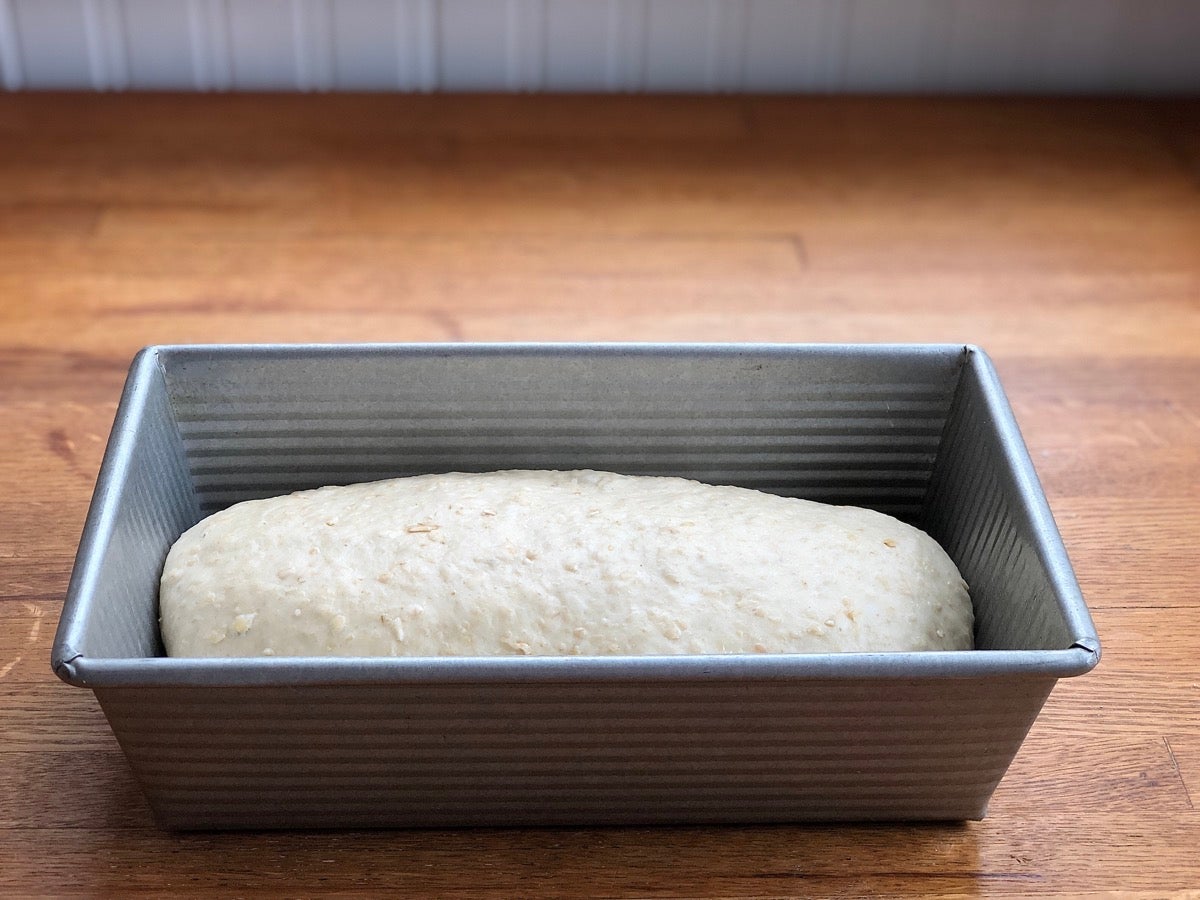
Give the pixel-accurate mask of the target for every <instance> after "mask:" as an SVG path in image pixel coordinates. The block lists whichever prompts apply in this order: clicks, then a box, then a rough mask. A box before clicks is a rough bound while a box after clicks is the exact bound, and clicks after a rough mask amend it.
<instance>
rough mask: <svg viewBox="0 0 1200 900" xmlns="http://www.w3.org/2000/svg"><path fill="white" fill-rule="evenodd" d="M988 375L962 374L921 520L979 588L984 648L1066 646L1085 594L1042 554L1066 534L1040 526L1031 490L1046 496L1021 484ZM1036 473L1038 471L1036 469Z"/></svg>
mask: <svg viewBox="0 0 1200 900" xmlns="http://www.w3.org/2000/svg"><path fill="white" fill-rule="evenodd" d="M989 377H991V370H990V367H988V366H984V365H982V364H981V365H979V366H974V365H972V366H969V367H968V368H967V369H966V370H965V371H964V373H963V376H962V380H961V383H960V386H959V390H958V395H957V396H956V398H955V400H954V404H953V407H952V410H951V415H950V419H949V422H948V424H947V428H946V435H945V438H944V440H943V443H942V452H941V454H940V456H939V459H938V463H937V467H936V471H935V475H934V478H933V481H932V484H931V487H930V491H929V503H928V506H927V508H926V510H925V512H924V515H923V516H922V517H921V520H920V524H921V526H922V527H923V528H925V529H926V530H927V531H928V532H929V533H930V534H931V535H933V536H934V537H935V538H936V539H937V540H938V541H939V542H940V543H941V544H942V546H943V547H944V548H945V549H946V552H947V553H949V554H950V556H951V557H952V558H953V559H954V561H955V562H956V563H957V564H958V567H959V570H960V571H961V572H962V574H963V577H964V578H965V579H966V581H967V584H968V585H969V587H970V591H971V600H972V602H973V604H974V606H975V639H976V646H978V647H982V648H986V649H989V650H1053V649H1064V648H1066V647H1069V646H1071V644H1072V642H1073V641H1074V640H1076V638H1077V636H1076V635H1074V634H1073V633H1072V629H1071V626H1070V622H1069V621H1068V618H1067V616H1066V614H1065V611H1064V605H1067V604H1070V603H1072V602H1075V603H1077V605H1079V606H1080V607H1082V604H1083V601H1082V598H1079V597H1078V587H1077V586H1076V585H1075V583H1074V578H1073V576H1071V575H1070V573H1069V571H1066V572H1060V573H1059V575H1058V578H1059V580H1060V581H1062V582H1065V583H1062V584H1059V585H1057V586H1056V584H1055V581H1054V576H1053V575H1052V572H1051V569H1050V567H1049V565H1048V564H1047V561H1046V560H1045V559H1043V558H1042V557H1041V556H1039V547H1040V548H1041V552H1042V553H1043V554H1044V553H1045V552H1046V547H1047V546H1048V545H1049V544H1052V543H1058V537H1057V534H1056V533H1052V532H1051V531H1049V530H1045V531H1043V532H1042V533H1039V529H1038V525H1037V523H1036V522H1035V521H1034V520H1033V518H1032V515H1031V502H1030V501H1031V497H1030V492H1031V491H1035V490H1036V491H1038V492H1039V494H1040V488H1039V487H1037V485H1036V482H1034V483H1030V482H1028V481H1026V482H1022V481H1021V479H1020V478H1019V476H1018V473H1017V472H1016V470H1015V469H1014V465H1013V461H1012V460H1011V459H1006V456H1005V449H1006V448H1005V438H1004V435H1003V434H1002V432H1001V431H1000V430H999V429H998V427H997V421H996V415H995V411H993V410H989V409H988V405H987V403H986V401H985V397H984V392H985V387H984V380H985V379H987V378H989ZM1020 452H1021V453H1022V454H1023V453H1024V450H1023V449H1022V450H1021V451H1020ZM1028 477H1029V478H1030V479H1034V478H1035V477H1036V476H1034V475H1033V474H1032V471H1030V473H1029V475H1028ZM1067 595H1071V596H1067Z"/></svg>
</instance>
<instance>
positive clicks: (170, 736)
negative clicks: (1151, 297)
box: [52, 344, 1100, 829]
mask: <svg viewBox="0 0 1200 900" xmlns="http://www.w3.org/2000/svg"><path fill="white" fill-rule="evenodd" d="M504 468H555V469H573V468H594V469H607V470H614V471H619V472H625V473H630V474H671V475H681V476H687V477H691V478H696V479H700V480H702V481H709V482H714V483H726V484H738V485H743V486H746V487H752V488H757V489H760V490H765V491H772V492H775V493H778V494H783V495H787V496H801V497H807V498H811V499H815V500H821V501H825V502H829V503H844V504H855V505H860V506H867V507H872V508H875V509H879V510H882V511H884V512H888V513H891V514H893V515H896V516H899V517H900V518H902V519H905V520H907V521H910V522H912V523H914V524H916V525H918V526H920V527H922V528H924V529H925V530H927V531H928V532H930V533H931V534H932V535H933V536H934V537H935V538H937V539H938V540H939V541H940V542H941V543H942V545H943V546H944V547H945V548H946V549H947V551H948V552H949V553H950V555H951V556H952V557H953V558H954V560H955V561H956V562H957V564H958V566H959V568H960V570H961V571H962V573H963V575H964V577H965V578H966V580H967V582H968V583H969V584H970V587H971V593H972V597H973V602H974V604H975V612H976V619H977V622H976V644H977V647H978V649H976V650H974V651H967V652H931V653H878V654H874V653H866V654H820V655H781V656H760V655H755V656H697V657H653V658H625V657H614V658H534V657H522V658H501V659H481V658H436V659H415V658H410V659H378V658H372V659H349V658H321V659H316V658H290V659H289V658H261V659H240V660H210V659H169V658H166V657H164V656H163V648H162V644H161V641H160V638H159V634H158V628H157V582H158V578H159V576H160V573H161V569H162V564H163V560H164V557H165V555H166V552H167V549H168V548H169V546H170V545H171V543H172V542H173V541H174V539H175V538H176V537H178V535H179V534H180V533H181V532H182V531H183V530H184V529H186V528H188V527H189V526H191V525H192V524H194V523H195V522H196V521H198V520H199V519H200V518H201V517H203V516H205V515H207V514H209V513H211V512H213V511H215V510H218V509H221V508H223V507H225V506H227V505H229V504H231V503H234V502H237V501H240V500H245V499H249V498H254V497H263V496H269V495H273V494H279V493H284V492H288V491H292V490H298V489H303V488H312V487H316V486H319V485H323V484H333V483H352V482H357V481H367V480H373V479H379V478H386V477H391V476H397V475H410V474H418V473H426V472H445V471H456V470H457V471H485V470H492V469H504ZM731 527H732V523H731ZM1099 655H1100V645H1099V641H1098V640H1097V636H1096V633H1095V629H1094V627H1093V624H1092V621H1091V618H1090V616H1089V614H1088V611H1087V608H1086V606H1085V604H1084V602H1083V599H1082V597H1081V596H1080V593H1079V589H1078V586H1077V584H1076V581H1075V578H1074V575H1073V573H1072V570H1071V567H1070V564H1069V562H1068V560H1067V556H1066V553H1065V551H1064V548H1063V545H1062V542H1061V540H1060V538H1059V535H1058V532H1057V530H1056V527H1055V524H1054V521H1053V519H1052V517H1051V514H1050V511H1049V508H1048V507H1047V504H1046V501H1045V498H1044V496H1043V494H1042V491H1041V488H1040V486H1039V484H1038V480H1037V477H1036V475H1035V473H1034V470H1033V467H1032V465H1031V463H1030V459H1029V456H1028V454H1027V452H1026V450H1025V447H1024V444H1023V442H1022V439H1021V436H1020V434H1019V432H1018V429H1017V425H1016V422H1015V421H1014V419H1013V416H1012V413H1011V411H1010V409H1009V406H1008V403H1007V401H1006V399H1005V396H1004V393H1003V390H1002V388H1001V385H1000V383H999V381H998V378H997V376H996V373H995V371H994V369H993V367H992V365H991V363H990V361H989V360H988V358H987V356H986V355H985V354H984V353H983V352H982V351H981V350H979V349H978V348H975V347H971V346H963V345H902V346H895V345H647V344H608V345H605V344H600V345H577V344H576V345H572V344H557V345H555V344H550V345H537V344H533V345H530V344H511V345H430V344H425V345H349V346H347V345H338V346H332V345H327V346H322V345H290V346H275V345H272V346H164V347H150V348H147V349H145V350H143V351H142V352H141V353H140V354H139V355H138V356H137V358H136V359H135V360H134V362H133V365H132V368H131V370H130V374H129V378H128V381H127V383H126V387H125V391H124V394H123V396H122V399H121V403H120V406H119V408H118V411H117V416H116V422H115V424H114V427H113V431H112V435H111V438H110V441H109V446H108V450H107V453H106V456H105V460H104V464H103V466H102V468H101V472H100V477H99V480H98V483H97V485H96V489H95V495H94V497H93V500H92V505H91V509H90V512H89V515H88V519H87V522H86V525H85V528H84V532H83V536H82V539H81V541H80V545H79V552H78V556H77V559H76V564H75V570H74V573H73V575H72V578H71V583H70V588H69V591H68V596H67V602H66V605H65V608H64V610H63V615H62V619H61V621H60V623H59V628H58V634H57V636H56V640H55V644H54V650H53V660H52V662H53V667H54V670H55V672H57V673H58V675H59V676H60V677H61V678H62V679H63V680H65V681H67V682H69V683H71V684H74V685H79V686H81V687H86V688H89V689H91V690H93V691H94V692H95V694H96V697H97V699H98V701H99V703H100V706H101V707H102V708H103V710H104V713H105V715H106V716H107V718H108V721H109V723H110V724H111V726H112V729H113V731H114V733H115V734H116V737H117V740H118V741H119V742H120V744H121V747H122V748H123V750H124V752H125V754H126V756H127V757H128V760H129V764H130V766H131V767H132V770H133V773H134V775H135V776H136V778H137V780H138V782H139V783H140V785H141V787H142V789H143V790H144V792H145V794H146V796H147V798H148V799H149V802H150V805H151V807H152V809H153V811H154V815H155V817H156V819H157V821H158V823H159V824H160V825H162V826H163V827H165V828H170V829H214V828H221V829H226V828H305V827H319V828H329V827H363V826H445V825H531V824H534V825H551V824H570V825H583V824H620V823H700V822H707V823H714V822H728V823H733V822H798V821H830V820H962V819H975V818H980V817H982V816H983V815H984V813H985V810H986V807H987V803H988V799H989V797H990V796H991V794H992V792H993V791H994V789H995V788H996V785H997V783H998V782H999V781H1000V778H1001V776H1002V775H1003V774H1004V772H1005V770H1006V769H1007V768H1008V766H1009V763H1010V762H1011V761H1012V758H1013V756H1014V755H1015V754H1016V752H1017V750H1018V748H1019V747H1020V744H1021V742H1022V740H1023V739H1024V736H1025V734H1026V732H1027V731H1028V729H1029V727H1030V725H1031V724H1032V723H1033V721H1034V719H1035V717H1036V716H1037V714H1038V712H1039V710H1040V709H1041V707H1042V705H1043V703H1044V701H1045V700H1046V697H1047V696H1048V695H1049V693H1050V691H1051V689H1052V688H1053V687H1054V684H1055V682H1056V681H1057V680H1058V679H1059V678H1062V677H1067V676H1074V675H1080V674H1082V673H1085V672H1087V671H1088V670H1090V669H1091V668H1092V667H1093V666H1094V665H1095V664H1096V663H1097V661H1098V660H1099Z"/></svg>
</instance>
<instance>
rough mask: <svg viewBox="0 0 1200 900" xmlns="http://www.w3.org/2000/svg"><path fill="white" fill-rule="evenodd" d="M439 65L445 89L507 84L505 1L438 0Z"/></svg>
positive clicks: (441, 80)
mask: <svg viewBox="0 0 1200 900" xmlns="http://www.w3.org/2000/svg"><path fill="white" fill-rule="evenodd" d="M439 5H440V8H441V22H440V31H441V35H440V37H441V40H440V51H441V53H440V55H441V65H440V66H439V71H438V76H439V82H440V84H441V86H442V87H444V88H447V89H449V90H468V91H473V90H486V89H488V88H491V89H493V90H503V89H506V88H507V87H508V59H507V49H508V27H509V25H508V17H509V10H508V4H507V3H505V2H503V0H442V2H441V3H440V4H439Z"/></svg>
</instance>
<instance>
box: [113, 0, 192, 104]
mask: <svg viewBox="0 0 1200 900" xmlns="http://www.w3.org/2000/svg"><path fill="white" fill-rule="evenodd" d="M123 12H124V16H123V21H124V29H125V49H126V52H127V53H128V54H129V59H128V72H129V86H130V87H133V88H142V87H148V88H192V87H195V86H196V78H195V72H194V71H193V66H192V60H191V57H192V30H191V26H190V23H189V20H188V9H187V2H186V0H125V2H124V10H123Z"/></svg>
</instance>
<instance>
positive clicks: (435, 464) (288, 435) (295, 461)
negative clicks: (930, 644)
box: [167, 347, 961, 519]
mask: <svg viewBox="0 0 1200 900" xmlns="http://www.w3.org/2000/svg"><path fill="white" fill-rule="evenodd" d="M960 358H961V352H960V351H959V350H957V349H956V348H934V349H926V350H924V351H923V352H914V351H909V352H904V351H896V350H894V349H893V350H891V351H890V352H884V351H882V350H881V351H879V352H872V351H869V350H868V351H862V350H860V351H859V352H858V353H857V354H851V353H847V352H844V351H843V352H836V351H828V352H821V351H820V350H818V351H815V352H813V353H812V354H810V355H797V354H795V353H794V352H792V353H788V352H784V351H781V350H779V349H771V348H763V349H761V350H757V351H756V350H753V349H742V350H740V351H739V352H737V353H733V352H730V351H727V350H726V351H721V350H719V349H711V350H703V349H701V350H696V349H694V348H693V349H690V350H689V351H688V352H687V353H679V352H672V351H671V350H670V349H664V348H657V349H648V348H642V349H638V348H636V347H626V348H621V347H609V348H607V349H603V350H595V349H593V350H590V351H581V350H579V349H574V350H572V349H569V348H568V349H554V348H547V347H541V348H524V349H521V348H506V349H495V350H493V351H491V352H489V351H487V350H483V351H481V350H480V349H479V348H478V347H474V348H458V349H454V348H449V349H447V348H440V349H437V350H424V351H423V350H420V349H411V348H410V349H409V350H407V351H406V352H404V353H399V354H398V353H390V354H388V353H384V352H380V353H373V352H370V351H360V352H357V353H356V352H349V353H346V352H343V353H342V354H340V355H331V354H329V353H323V352H320V351H319V350H313V349H310V350H308V351H303V350H293V351H291V352H287V353H271V354H262V355H258V356H254V355H251V356H249V357H247V356H246V355H244V354H243V355H238V354H235V353H230V352H221V351H219V350H214V351H209V352H207V353H205V352H203V351H193V352H172V353H170V354H168V362H167V375H168V382H169V385H170V389H171V395H172V400H173V405H174V411H175V415H176V418H177V420H178V422H179V425H180V429H181V433H182V436H183V440H184V444H185V446H186V448H187V457H188V460H189V463H190V465H191V475H192V479H193V482H194V483H195V486H196V491H197V495H198V498H199V501H200V505H201V507H202V509H203V510H204V511H205V512H212V511H214V510H216V509H219V508H221V507H224V506H227V505H229V504H231V503H234V502H236V501H239V500H245V499H249V498H254V497H263V496H269V495H273V494H279V493H286V492H288V491H293V490H298V489H304V488H312V487H317V486H320V485H323V484H331V483H342V484H345V483H351V482H356V481H369V480H375V479H380V478H387V477H394V476H399V475H413V474H422V473H427V472H446V471H486V470H492V469H509V468H535V469H568V468H593V469H604V470H612V471H617V472H624V473H627V474H669V475H683V476H687V477H691V478H696V479H699V480H702V481H708V482H712V483H716V484H736V485H742V486H746V487H753V488H758V489H760V490H766V491H772V492H775V493H779V494H783V495H787V496H803V497H808V498H811V499H815V500H822V501H825V502H831V503H850V504H856V505H861V506H870V507H873V508H876V509H880V510H882V511H885V512H889V513H892V514H894V515H898V516H901V517H904V518H910V519H911V518H912V517H914V516H915V515H916V514H917V513H918V512H919V510H920V509H921V507H922V505H923V502H924V497H925V492H926V488H927V485H928V482H929V478H930V472H931V470H932V466H933V461H934V458H935V456H936V453H937V449H938V442H939V440H940V437H941V434H942V430H943V427H944V425H945V421H946V415H947V413H948V410H949V404H950V398H951V395H952V392H953V388H954V383H955V380H956V378H957V374H958V365H959V362H960Z"/></svg>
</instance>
